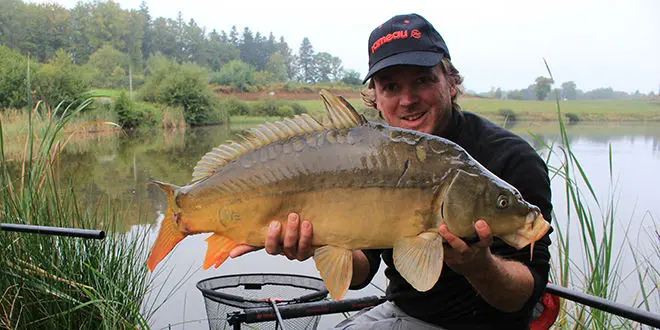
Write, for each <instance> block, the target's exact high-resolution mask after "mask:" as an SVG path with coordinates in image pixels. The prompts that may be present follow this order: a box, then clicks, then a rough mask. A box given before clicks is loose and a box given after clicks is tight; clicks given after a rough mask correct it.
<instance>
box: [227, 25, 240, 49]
mask: <svg viewBox="0 0 660 330" xmlns="http://www.w3.org/2000/svg"><path fill="white" fill-rule="evenodd" d="M229 43H230V44H232V45H234V47H238V45H239V43H238V30H237V29H236V25H232V27H231V31H229Z"/></svg>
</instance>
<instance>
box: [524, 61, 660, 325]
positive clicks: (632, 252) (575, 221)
mask: <svg viewBox="0 0 660 330" xmlns="http://www.w3.org/2000/svg"><path fill="white" fill-rule="evenodd" d="M546 65H547V64H546ZM548 72H550V70H549V69H548ZM550 76H551V77H552V73H551V72H550ZM556 106H557V119H558V121H559V130H560V132H559V133H560V138H559V141H554V142H552V143H546V142H545V141H544V140H543V139H541V138H540V137H538V136H534V134H532V136H534V138H535V139H536V140H537V141H538V142H539V144H540V145H541V146H542V148H541V149H542V150H540V152H541V153H542V154H543V153H545V155H546V163H547V164H548V167H549V170H550V176H551V178H552V180H553V181H554V180H560V181H559V182H560V183H561V185H562V186H563V190H564V191H563V193H564V194H565V198H566V201H565V205H566V209H565V210H555V214H553V219H554V220H553V228H554V230H555V235H554V242H553V245H555V246H556V247H555V248H554V251H553V260H552V266H553V267H552V270H551V280H552V281H553V282H554V283H557V284H559V285H561V286H564V287H568V288H572V289H575V290H577V291H582V292H585V293H588V294H591V295H594V296H598V297H602V298H605V299H609V300H612V301H619V302H623V303H631V304H632V305H633V306H634V307H637V308H643V309H646V310H647V311H652V312H657V308H658V306H660V301H659V300H660V299H659V297H660V293H658V283H659V281H658V279H660V276H658V275H659V273H658V269H657V265H660V253H658V251H660V239H651V243H652V244H653V248H652V249H653V251H649V250H648V248H646V247H644V246H642V245H641V244H640V242H643V241H644V240H639V239H638V238H639V237H638V238H635V237H631V236H630V235H631V234H632V233H629V230H630V227H629V226H628V227H627V228H625V227H624V226H623V225H622V223H624V221H627V219H625V218H624V217H623V216H621V215H620V214H618V213H617V200H618V198H617V190H616V187H617V184H618V182H617V181H616V180H615V178H614V175H613V173H614V166H613V163H614V161H613V156H612V148H611V146H610V149H609V159H608V164H604V165H605V166H608V168H609V177H608V178H605V179H606V180H607V182H609V189H608V191H607V192H606V196H605V198H603V197H599V194H598V193H597V192H596V190H595V188H594V185H593V184H592V181H591V179H590V177H589V175H588V173H586V172H585V170H584V168H583V166H582V164H581V163H580V160H579V158H578V157H577V156H576V155H575V153H574V152H573V149H572V147H571V144H570V142H569V135H568V133H567V129H566V126H565V123H564V120H563V116H562V110H561V105H560V102H559V99H558V96H557V100H556ZM601 179H602V178H601ZM625 223H629V222H625ZM621 228H624V229H625V235H623V236H624V237H620V235H621V232H620V230H616V229H621ZM641 234H643V233H637V235H638V236H639V235H641ZM655 235H657V233H655ZM619 241H621V242H622V243H617V242H619ZM625 258H633V259H634V263H635V267H634V268H633V269H625V267H623V266H622V264H623V261H624V259H625ZM631 276H632V277H635V278H636V282H637V284H638V289H639V292H638V294H634V295H631V294H630V292H620V291H619V288H621V287H623V283H624V282H625V281H627V280H628V279H629V278H630V277H631ZM624 293H625V294H626V297H622V294H624ZM630 299H632V300H633V301H632V302H628V301H626V302H624V301H621V300H630ZM654 308H655V310H654ZM554 327H555V328H557V329H614V328H619V329H637V328H641V325H640V324H638V323H636V322H633V321H630V320H628V319H625V318H622V317H619V316H616V315H613V314H610V313H607V312H603V311H600V310H598V309H595V308H590V307H587V306H584V305H580V304H574V303H572V302H570V301H567V300H564V299H562V308H561V312H560V315H559V317H558V319H557V321H556V323H555V325H554Z"/></svg>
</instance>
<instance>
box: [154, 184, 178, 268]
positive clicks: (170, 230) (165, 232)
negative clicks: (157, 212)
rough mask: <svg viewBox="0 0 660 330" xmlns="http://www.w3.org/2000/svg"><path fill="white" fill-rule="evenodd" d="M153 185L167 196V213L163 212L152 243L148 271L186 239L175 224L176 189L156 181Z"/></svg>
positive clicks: (173, 186)
mask: <svg viewBox="0 0 660 330" xmlns="http://www.w3.org/2000/svg"><path fill="white" fill-rule="evenodd" d="M153 183H155V184H157V185H158V186H159V187H160V189H162V190H163V191H164V192H165V194H166V195H167V211H166V212H165V219H163V222H162V223H161V225H160V232H159V233H158V238H156V243H154V246H153V248H152V250H151V254H150V255H149V259H147V267H149V270H150V271H153V270H154V268H156V265H158V263H160V262H161V261H162V260H163V259H165V257H166V256H167V255H168V254H169V253H170V252H171V251H172V249H174V247H175V246H176V245H177V244H178V243H179V242H181V240H183V239H184V238H185V237H186V235H185V234H184V233H182V232H181V231H180V230H179V227H178V226H177V224H176V215H175V212H174V209H175V208H176V201H175V197H176V196H175V192H176V189H177V188H178V187H177V186H175V185H171V184H167V183H163V182H158V181H153Z"/></svg>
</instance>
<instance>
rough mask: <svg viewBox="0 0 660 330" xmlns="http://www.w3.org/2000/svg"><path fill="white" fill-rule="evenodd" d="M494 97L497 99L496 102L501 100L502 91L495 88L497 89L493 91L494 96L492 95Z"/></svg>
mask: <svg viewBox="0 0 660 330" xmlns="http://www.w3.org/2000/svg"><path fill="white" fill-rule="evenodd" d="M494 96H495V98H496V99H498V100H499V99H501V98H502V89H501V88H499V87H497V89H496V90H495V94H494Z"/></svg>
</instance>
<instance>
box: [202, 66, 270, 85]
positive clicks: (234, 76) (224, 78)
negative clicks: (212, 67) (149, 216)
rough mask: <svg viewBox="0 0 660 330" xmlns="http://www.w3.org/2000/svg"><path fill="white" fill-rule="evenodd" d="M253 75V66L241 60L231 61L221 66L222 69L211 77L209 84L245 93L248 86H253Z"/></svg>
mask: <svg viewBox="0 0 660 330" xmlns="http://www.w3.org/2000/svg"><path fill="white" fill-rule="evenodd" d="M255 73H256V70H255V68H254V67H253V66H251V65H249V64H247V63H245V62H243V61H241V60H233V61H230V62H229V63H227V64H225V65H223V66H222V68H220V71H218V72H216V73H214V74H213V76H212V77H211V83H213V84H217V85H231V86H235V87H238V88H239V89H240V90H243V91H245V90H247V88H248V87H249V86H252V85H254V83H255V77H254V75H255ZM262 78H265V77H262Z"/></svg>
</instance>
